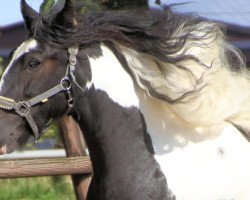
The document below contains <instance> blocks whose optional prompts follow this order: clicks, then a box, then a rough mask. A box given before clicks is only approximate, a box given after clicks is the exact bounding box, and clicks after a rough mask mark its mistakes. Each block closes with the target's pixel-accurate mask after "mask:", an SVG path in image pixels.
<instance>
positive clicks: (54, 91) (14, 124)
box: [0, 0, 90, 154]
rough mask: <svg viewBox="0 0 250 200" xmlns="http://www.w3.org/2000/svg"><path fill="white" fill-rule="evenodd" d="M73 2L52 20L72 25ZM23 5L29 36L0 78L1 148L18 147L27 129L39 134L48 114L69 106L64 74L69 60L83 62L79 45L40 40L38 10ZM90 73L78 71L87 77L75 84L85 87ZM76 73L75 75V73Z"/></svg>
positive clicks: (54, 114)
mask: <svg viewBox="0 0 250 200" xmlns="http://www.w3.org/2000/svg"><path fill="white" fill-rule="evenodd" d="M72 8H73V7H72V5H71V1H66V2H65V4H64V7H63V8H61V9H60V11H59V12H57V13H56V14H54V16H53V19H51V21H50V22H51V23H52V24H53V25H55V26H60V25H61V24H67V26H68V28H72V30H73V29H74V28H75V26H76V24H75V19H74V15H73V13H74V12H72ZM21 9H22V14H23V18H24V20H25V25H26V28H27V29H28V31H29V38H28V39H27V40H26V41H24V42H23V43H22V44H21V45H20V46H19V47H17V48H16V49H15V50H14V51H13V53H12V54H11V58H10V61H9V64H8V66H7V68H6V70H5V72H4V74H3V76H2V79H1V83H0V95H1V98H0V99H1V100H0V101H1V103H0V104H1V105H0V106H1V108H3V109H1V110H0V117H1V119H0V127H1V134H0V154H4V153H10V152H12V151H14V150H15V149H18V148H20V147H22V146H23V145H24V144H25V143H26V141H27V139H28V138H29V136H30V135H33V134H35V140H37V139H38V138H39V137H40V136H41V134H42V133H43V132H44V130H45V129H46V127H47V126H48V123H49V121H50V120H51V119H53V118H56V117H58V116H61V115H63V114H64V113H65V112H67V110H69V107H72V102H70V101H72V99H71V96H70V95H71V90H72V88H71V85H72V83H71V82H70V81H69V79H68V78H69V76H70V74H72V75H73V72H72V71H73V70H74V69H71V68H70V66H72V67H73V68H74V67H76V68H77V66H78V65H80V64H81V65H83V66H84V64H85V63H84V62H86V59H78V58H79V57H80V56H79V55H76V54H77V47H75V48H71V49H70V50H71V52H68V51H69V49H68V48H67V47H65V48H60V49H59V48H56V47H54V46H52V45H49V44H48V43H47V42H46V41H39V39H37V37H36V34H38V33H37V31H39V30H37V29H36V27H37V24H38V23H41V21H42V17H41V15H40V14H39V13H37V12H36V11H34V10H33V9H32V8H31V7H29V6H28V5H27V4H26V2H25V0H22V1H21ZM71 22H72V23H71ZM69 47H70V46H69ZM72 51H73V52H72ZM74 51H75V52H74ZM76 56H77V59H78V62H77V63H75V59H76ZM83 57H84V56H83ZM69 59H71V60H69ZM71 64H72V65H71ZM89 75H90V72H89V71H88V69H86V70H85V71H84V75H83V76H82V77H86V79H84V78H81V80H79V81H78V84H80V85H81V86H82V87H84V85H86V82H87V80H88V79H89ZM74 78H76V79H78V78H77V75H76V77H74ZM32 132H33V133H32Z"/></svg>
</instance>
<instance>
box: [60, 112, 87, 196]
mask: <svg viewBox="0 0 250 200" xmlns="http://www.w3.org/2000/svg"><path fill="white" fill-rule="evenodd" d="M59 127H60V129H61V133H62V138H63V143H64V147H65V151H66V155H67V157H79V156H80V157H82V156H87V154H86V146H85V143H84V138H83V134H82V132H81V130H80V128H79V126H78V124H77V123H76V122H75V121H74V119H73V118H72V117H64V118H63V119H62V120H60V121H59ZM71 177H72V182H73V185H74V190H75V194H76V197H77V200H86V196H87V192H88V187H89V183H90V181H91V176H90V175H82V174H79V175H72V176H71Z"/></svg>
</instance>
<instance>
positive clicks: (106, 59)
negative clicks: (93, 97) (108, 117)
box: [88, 45, 139, 107]
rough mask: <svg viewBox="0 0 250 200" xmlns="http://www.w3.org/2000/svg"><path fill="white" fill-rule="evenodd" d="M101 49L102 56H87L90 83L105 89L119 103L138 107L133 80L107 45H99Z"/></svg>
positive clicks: (124, 105)
mask: <svg viewBox="0 0 250 200" xmlns="http://www.w3.org/2000/svg"><path fill="white" fill-rule="evenodd" d="M101 49H102V54H103V56H101V57H99V58H89V61H90V67H91V71H92V81H91V83H92V84H94V86H95V88H96V89H99V90H103V91H105V92H106V93H107V94H108V95H109V97H110V98H111V99H112V100H113V101H114V102H116V103H118V104H119V105H121V106H123V107H130V106H136V107H138V104H139V101H138V97H137V96H136V93H135V91H134V85H133V80H132V79H131V77H130V76H129V74H128V73H127V72H126V71H125V70H124V69H123V67H122V65H121V63H120V62H119V61H118V60H117V58H116V57H115V55H114V54H113V52H112V51H111V50H110V49H109V48H108V47H106V46H104V45H101ZM88 87H90V84H88Z"/></svg>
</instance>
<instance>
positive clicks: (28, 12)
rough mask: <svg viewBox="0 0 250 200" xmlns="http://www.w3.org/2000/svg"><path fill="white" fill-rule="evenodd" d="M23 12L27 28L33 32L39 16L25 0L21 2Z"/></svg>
mask: <svg viewBox="0 0 250 200" xmlns="http://www.w3.org/2000/svg"><path fill="white" fill-rule="evenodd" d="M21 12H22V15H23V19H24V22H25V26H26V28H27V29H28V31H29V32H32V24H33V22H34V20H35V19H36V18H37V17H38V16H39V14H38V13H37V12H36V11H35V10H33V9H32V8H31V7H30V6H29V5H28V4H27V3H26V1H25V0H21Z"/></svg>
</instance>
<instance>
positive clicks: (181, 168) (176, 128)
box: [138, 91, 250, 200]
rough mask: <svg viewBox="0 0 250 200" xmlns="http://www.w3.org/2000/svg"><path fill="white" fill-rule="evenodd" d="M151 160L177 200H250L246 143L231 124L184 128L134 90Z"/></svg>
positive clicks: (163, 106) (160, 105) (162, 106)
mask: <svg viewBox="0 0 250 200" xmlns="http://www.w3.org/2000/svg"><path fill="white" fill-rule="evenodd" d="M138 96H139V100H140V110H141V112H142V113H143V115H144V117H145V121H146V124H147V129H148V132H149V134H150V136H151V139H152V143H153V147H154V149H155V158H156V160H157V162H158V163H159V164H160V167H161V169H162V171H163V173H164V174H165V177H166V179H167V183H168V187H169V188H170V189H171V191H172V192H173V194H174V195H176V199H178V200H190V199H192V200H201V199H202V200H219V199H223V200H231V199H235V200H236V199H240V200H248V199H250V193H249V188H250V181H249V180H250V168H249V166H250V159H249V158H250V144H249V142H248V141H247V140H246V139H245V138H244V137H243V136H242V134H241V133H240V132H239V131H238V130H237V129H235V128H234V127H233V126H232V125H230V124H228V123H226V122H224V123H222V124H220V125H216V126H212V127H202V126H201V127H195V126H190V125H188V124H187V123H186V122H185V121H183V120H182V119H181V118H180V117H178V116H177V115H176V114H175V112H174V111H173V109H172V107H171V105H167V104H166V103H165V102H163V101H161V100H159V99H155V98H153V97H149V96H148V95H147V94H146V93H145V92H142V91H138Z"/></svg>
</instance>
